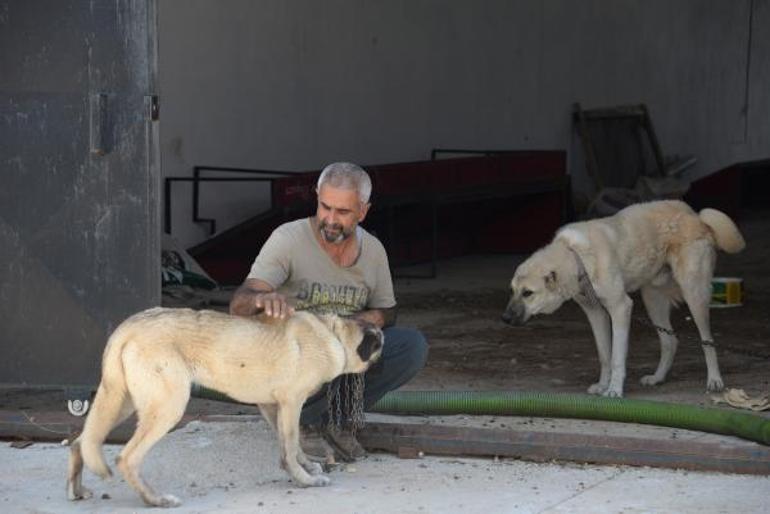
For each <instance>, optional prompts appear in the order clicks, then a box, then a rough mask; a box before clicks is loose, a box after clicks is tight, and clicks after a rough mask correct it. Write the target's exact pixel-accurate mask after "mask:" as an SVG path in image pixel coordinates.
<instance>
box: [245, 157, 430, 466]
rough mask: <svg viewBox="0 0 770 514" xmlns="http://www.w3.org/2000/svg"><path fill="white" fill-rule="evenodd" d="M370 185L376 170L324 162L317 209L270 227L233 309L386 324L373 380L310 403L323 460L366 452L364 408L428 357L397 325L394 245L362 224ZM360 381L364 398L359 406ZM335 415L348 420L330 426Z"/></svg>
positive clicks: (313, 436)
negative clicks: (360, 419)
mask: <svg viewBox="0 0 770 514" xmlns="http://www.w3.org/2000/svg"><path fill="white" fill-rule="evenodd" d="M371 191H372V183H371V180H370V179H369V175H367V173H366V172H365V171H364V170H363V169H362V168H360V167H359V166H357V165H355V164H351V163H343V162H341V163H334V164H330V165H329V166H327V167H326V168H324V170H323V171H322V172H321V175H320V177H319V178H318V184H317V188H316V193H317V195H318V206H317V211H316V215H315V216H313V217H310V218H303V219H300V220H296V221H293V222H289V223H285V224H283V225H281V226H280V227H278V228H277V229H276V230H275V231H274V232H273V233H272V234H271V236H270V238H269V239H268V240H267V242H265V244H264V246H263V247H262V250H261V251H260V252H259V255H258V256H257V258H256V259H255V260H254V263H253V265H252V267H251V271H250V273H249V275H248V277H247V278H246V280H245V281H244V283H243V285H241V287H239V288H238V289H237V290H236V291H235V294H234V296H233V298H232V301H231V302H230V313H231V314H236V315H240V316H251V315H254V314H256V313H259V312H262V311H264V312H265V314H267V315H268V316H273V317H277V318H284V317H286V316H290V315H291V314H292V313H293V312H294V310H295V309H300V310H302V309H307V310H310V311H312V312H316V313H324V312H333V313H336V314H340V315H344V316H352V317H355V318H358V319H361V320H364V321H367V322H370V323H374V324H375V325H377V326H379V327H381V328H383V329H384V335H385V345H384V348H383V353H382V356H381V357H380V362H379V363H378V364H377V365H375V366H374V368H373V369H370V370H369V371H368V372H367V373H366V374H365V378H364V383H365V385H361V382H360V378H358V379H357V378H355V377H349V376H348V377H345V378H346V379H345V380H340V381H339V382H338V383H334V384H331V385H327V386H326V387H324V389H323V390H321V391H320V392H318V393H317V394H315V395H313V396H311V397H310V398H308V399H307V401H306V402H305V405H304V407H303V409H302V415H301V418H300V423H301V442H302V447H303V450H304V451H305V453H306V454H307V455H308V457H310V458H314V459H316V460H321V461H327V462H328V461H330V460H331V459H330V457H332V456H336V457H337V458H338V459H340V460H344V461H353V460H355V459H356V458H359V457H362V456H363V455H365V452H364V450H363V448H362V447H361V445H360V444H359V443H358V441H357V440H356V439H355V423H354V421H355V420H353V419H352V417H353V416H354V414H355V412H356V411H357V412H359V415H360V413H361V410H362V409H366V408H368V407H371V406H372V405H373V404H374V403H376V402H377V400H379V399H380V398H381V397H382V396H383V395H384V394H385V393H387V392H388V391H392V390H394V389H396V388H398V387H400V386H401V385H402V384H404V383H406V382H407V381H408V380H410V379H411V378H412V377H413V376H414V375H416V374H417V372H418V371H419V370H420V369H421V368H422V367H423V365H424V364H425V359H426V357H427V351H428V348H427V343H426V341H425V338H424V337H423V335H422V334H421V333H420V332H418V331H416V330H413V329H408V328H401V327H395V326H394V324H395V322H396V300H395V297H394V295H393V282H392V280H391V277H390V269H389V266H388V258H387V255H386V253H385V249H384V248H383V246H382V244H381V243H380V242H379V241H378V240H377V239H376V238H375V237H374V236H372V235H371V234H369V233H368V232H367V231H366V230H364V229H363V228H361V227H360V226H359V224H360V223H361V222H362V221H363V220H364V218H365V217H366V214H367V212H368V211H369V207H370V203H369V196H370V194H371ZM356 384H358V386H356ZM360 387H363V405H362V406H361V405H358V406H356V405H355V403H356V400H357V399H358V401H359V402H360V401H361V400H360V396H361V391H360ZM330 399H331V403H332V409H331V411H332V412H331V413H330V412H329V411H330V409H329V405H330ZM335 412H336V413H338V414H337V415H336V416H335V415H334V414H335ZM330 414H331V415H330ZM330 417H331V421H332V423H330ZM335 423H336V424H340V425H341V426H340V427H338V428H339V429H330V425H335ZM332 428H334V427H332ZM327 443H328V444H327ZM330 445H331V447H330Z"/></svg>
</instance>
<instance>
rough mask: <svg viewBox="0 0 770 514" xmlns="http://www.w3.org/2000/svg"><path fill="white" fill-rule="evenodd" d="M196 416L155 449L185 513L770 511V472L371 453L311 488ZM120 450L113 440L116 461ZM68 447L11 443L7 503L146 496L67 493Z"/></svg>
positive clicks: (2, 459)
mask: <svg viewBox="0 0 770 514" xmlns="http://www.w3.org/2000/svg"><path fill="white" fill-rule="evenodd" d="M234 419H235V420H234V421H217V422H206V423H203V422H192V423H190V424H188V425H187V426H186V427H184V428H182V429H180V430H178V431H175V432H173V433H171V434H169V435H168V436H166V437H165V438H164V439H163V440H161V442H160V443H159V444H158V445H157V446H156V447H155V448H154V449H153V451H152V452H151V453H150V455H149V456H148V458H147V460H146V462H145V466H144V470H145V478H146V479H147V480H148V481H149V482H150V483H151V484H152V485H154V486H155V487H156V489H157V490H159V491H163V492H167V493H171V494H175V495H177V496H178V497H180V498H181V499H182V501H183V504H182V506H181V507H179V508H177V509H174V510H173V512H179V513H183V512H184V513H188V512H189V513H206V512H212V513H213V512H217V513H220V512H249V513H253V512H266V513H267V512H270V513H282V514H283V513H287V514H288V513H314V514H318V513H323V512H335V513H354V512H360V513H395V512H399V513H402V512H403V513H430V512H442V513H455V512H456V513H463V514H469V513H475V512H479V513H484V514H490V513H498V512H517V513H518V512H521V513H544V512H554V513H555V512H569V513H581V512H586V513H618V512H629V513H630V512H660V513H662V512H671V513H698V514H706V513H722V512H724V513H730V514H732V513H738V512H740V513H742V514H743V513H765V512H768V511H770V478H769V477H758V476H744V475H727V474H719V473H702V472H686V471H677V470H660V469H652V468H637V467H627V466H591V465H580V464H570V463H560V464H556V463H551V464H537V463H531V462H522V461H517V460H510V459H491V458H456V457H431V456H427V457H424V458H422V459H399V458H398V457H395V456H393V455H387V454H371V455H369V456H368V457H367V458H366V459H365V460H362V461H360V462H357V463H355V464H352V465H346V466H341V467H339V468H338V469H336V470H334V471H332V472H331V475H330V476H331V478H332V484H331V485H330V486H329V487H324V488H308V489H301V488H298V487H296V486H295V485H294V484H293V483H292V482H290V481H289V479H288V476H287V475H286V474H285V473H284V472H283V471H282V470H281V469H280V468H279V467H278V451H277V447H276V444H275V437H274V435H273V434H272V433H271V432H270V431H269V429H268V428H267V427H266V425H265V423H264V422H262V421H261V420H259V419H258V418H256V417H252V416H240V417H237V418H234ZM119 449H120V447H119V446H114V445H109V446H106V447H105V453H106V455H107V459H108V462H112V461H113V460H114V457H115V456H116V455H117V453H118V451H119ZM67 452H68V450H67V448H64V447H62V446H61V445H58V444H54V443H35V444H33V445H32V446H28V447H27V448H23V449H16V448H12V447H10V445H9V444H8V443H3V444H2V445H1V446H0V510H1V511H2V512H8V513H17V512H29V513H49V512H50V513H57V514H66V513H85V512H95V513H102V512H110V513H129V512H137V511H140V510H143V509H144V507H143V503H142V501H141V500H140V498H139V497H138V495H137V494H136V493H134V491H133V490H131V489H130V488H129V487H128V485H127V484H126V483H125V482H124V481H123V480H122V479H121V478H120V477H115V478H113V479H111V480H108V481H102V480H100V479H98V478H96V477H95V476H94V475H92V474H90V473H88V472H86V474H85V475H84V483H85V485H86V486H87V487H89V488H91V489H92V490H93V491H94V493H95V494H94V498H92V499H90V500H84V501H79V502H69V501H67V500H66V498H65V493H64V485H65V473H66V465H67V464H66V460H67V459H66V455H67Z"/></svg>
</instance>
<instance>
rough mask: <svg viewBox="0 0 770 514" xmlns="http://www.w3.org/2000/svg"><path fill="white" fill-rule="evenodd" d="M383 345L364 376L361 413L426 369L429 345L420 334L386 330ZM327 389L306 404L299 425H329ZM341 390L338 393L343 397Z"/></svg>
mask: <svg viewBox="0 0 770 514" xmlns="http://www.w3.org/2000/svg"><path fill="white" fill-rule="evenodd" d="M383 334H384V335H385V343H384V345H383V348H382V355H381V356H380V359H379V360H378V361H377V362H376V363H375V364H374V365H372V367H371V368H370V369H369V371H367V372H366V373H365V374H364V380H365V383H366V385H365V388H364V410H366V409H368V408H369V407H371V406H372V405H374V404H375V403H377V400H379V399H380V398H382V397H383V396H384V395H385V393H387V392H388V391H393V390H394V389H397V388H399V387H401V386H402V385H404V384H405V383H407V382H408V381H409V380H410V379H411V378H412V377H414V376H415V375H416V374H417V372H418V371H420V370H421V369H422V367H423V366H424V365H425V360H426V359H427V357H428V343H427V342H426V341H425V337H424V336H423V335H422V333H421V332H419V331H417V330H415V329H413V328H402V327H389V328H386V329H384V330H383ZM327 388H328V386H324V387H322V388H321V390H320V391H318V392H317V393H316V394H314V395H313V396H311V397H310V398H308V399H307V400H305V405H304V407H302V414H301V416H300V423H301V424H303V425H315V424H318V423H324V424H325V423H326V422H327V421H328V419H329V418H328V402H327V397H326V393H327ZM342 389H344V388H341V391H340V393H341V394H342V393H343V390H342Z"/></svg>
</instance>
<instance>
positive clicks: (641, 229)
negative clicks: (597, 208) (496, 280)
mask: <svg viewBox="0 0 770 514" xmlns="http://www.w3.org/2000/svg"><path fill="white" fill-rule="evenodd" d="M744 246H745V242H744V240H743V236H741V233H740V232H739V231H738V228H737V227H736V226H735V224H734V223H733V222H732V220H730V218H729V217H727V216H726V215H725V214H723V213H721V212H719V211H717V210H714V209H703V210H702V211H700V213H699V214H696V213H695V212H694V211H693V210H692V209H691V208H690V207H689V206H688V205H687V204H685V203H684V202H680V201H673V200H672V201H658V202H649V203H643V204H637V205H632V206H630V207H627V208H625V209H623V210H621V211H620V212H618V213H617V214H615V215H614V216H610V217H607V218H601V219H596V220H590V221H584V222H579V223H572V224H570V225H567V226H565V227H563V228H562V229H560V230H559V232H558V233H557V234H556V237H555V238H554V240H553V241H552V242H551V243H550V244H549V245H547V246H546V247H545V248H542V249H540V250H538V251H537V252H535V253H534V254H533V255H532V256H531V257H530V258H529V259H527V260H526V261H524V262H523V263H522V264H521V265H520V266H519V267H518V268H517V269H516V272H515V274H514V276H513V279H512V280H511V292H512V294H511V300H510V302H509V303H508V307H507V308H506V310H505V313H504V314H503V320H504V321H506V322H508V323H511V324H523V323H525V322H526V321H527V320H528V319H529V318H530V317H531V316H534V315H535V314H550V313H552V312H554V311H555V310H556V309H558V308H559V307H560V306H561V304H562V303H564V302H565V301H567V300H570V299H573V300H575V301H576V302H577V303H578V305H580V307H581V308H582V309H583V311H584V312H585V313H586V316H587V317H588V321H589V322H590V324H591V329H592V330H593V334H594V339H595V340H596V347H597V350H598V352H599V361H600V363H601V374H600V376H599V382H597V383H596V384H593V385H592V386H591V387H590V388H589V389H588V392H589V393H591V394H603V395H605V396H623V383H624V381H625V378H626V354H627V349H628V333H629V326H630V324H631V307H632V305H633V302H632V300H631V298H630V297H629V296H628V293H630V292H633V291H636V290H639V289H641V294H642V300H643V301H644V306H645V307H646V308H647V313H648V315H649V317H650V319H651V320H652V323H653V324H655V325H657V326H658V327H661V328H662V329H664V330H667V331H669V332H668V333H667V332H665V331H663V330H659V331H658V332H659V337H660V345H661V355H660V362H659V364H658V368H657V370H656V371H655V373H654V374H652V375H647V376H645V377H643V378H642V384H644V385H654V384H658V383H660V382H662V381H663V380H665V378H666V374H667V373H668V371H669V369H670V368H671V364H672V362H673V360H674V354H675V353H676V346H677V339H676V336H674V335H673V331H671V322H670V320H669V314H670V310H671V306H672V305H673V304H676V303H678V302H681V301H682V300H684V301H685V302H686V303H687V306H688V307H689V308H690V312H691V313H692V317H693V319H694V320H695V324H696V325H697V327H698V331H699V333H700V338H701V341H702V342H703V343H702V345H703V352H704V354H705V356H706V367H707V370H708V376H707V381H706V387H707V389H708V390H709V391H718V390H721V389H723V388H724V382H723V380H722V376H721V374H720V372H719V365H718V362H717V355H716V351H715V350H714V346H713V344H714V343H713V338H712V336H711V328H710V325H709V302H710V300H711V289H710V288H711V277H712V274H713V272H714V264H715V262H716V251H715V248H719V249H720V250H724V251H725V252H728V253H737V252H739V251H741V250H742V249H743V248H744Z"/></svg>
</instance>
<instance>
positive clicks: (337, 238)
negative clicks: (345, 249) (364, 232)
mask: <svg viewBox="0 0 770 514" xmlns="http://www.w3.org/2000/svg"><path fill="white" fill-rule="evenodd" d="M355 229H356V227H355V226H353V227H351V228H349V229H347V230H345V227H343V226H342V225H340V224H339V223H333V224H329V223H326V222H325V221H323V220H321V221H319V222H318V230H319V231H320V232H321V237H323V238H324V241H326V242H327V243H334V244H339V243H341V242H343V241H344V240H345V239H347V238H349V237H350V236H352V235H353V232H355Z"/></svg>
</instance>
